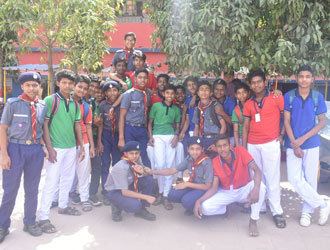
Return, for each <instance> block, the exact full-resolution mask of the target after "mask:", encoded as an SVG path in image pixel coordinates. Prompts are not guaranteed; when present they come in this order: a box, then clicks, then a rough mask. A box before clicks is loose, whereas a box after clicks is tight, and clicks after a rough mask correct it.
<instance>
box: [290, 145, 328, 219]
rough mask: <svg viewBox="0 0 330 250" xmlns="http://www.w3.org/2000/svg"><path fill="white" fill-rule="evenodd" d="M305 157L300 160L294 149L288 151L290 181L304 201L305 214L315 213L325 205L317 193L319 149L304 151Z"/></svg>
mask: <svg viewBox="0 0 330 250" xmlns="http://www.w3.org/2000/svg"><path fill="white" fill-rule="evenodd" d="M303 152H304V157H303V158H298V157H296V156H295V155H294V152H293V149H291V148H288V149H287V150H286V157H287V160H286V163H287V170H288V179H289V182H290V183H291V184H292V186H293V188H294V189H295V190H296V192H297V193H298V194H299V195H300V197H301V198H302V199H303V200H304V203H303V209H302V211H303V212H306V213H313V212H314V209H315V208H317V207H319V206H321V205H323V204H324V200H323V198H322V197H321V196H320V195H319V194H318V193H317V177H318V171H319V147H316V148H310V149H304V150H303Z"/></svg>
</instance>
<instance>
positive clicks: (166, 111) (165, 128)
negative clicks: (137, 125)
mask: <svg viewBox="0 0 330 250" xmlns="http://www.w3.org/2000/svg"><path fill="white" fill-rule="evenodd" d="M149 118H150V119H152V120H154V127H153V131H152V134H153V135H174V134H175V131H174V128H173V124H175V123H179V122H180V120H181V112H180V109H179V108H178V107H177V106H176V105H174V104H171V105H170V106H167V105H166V103H165V102H164V101H163V102H157V103H155V104H154V105H153V106H152V108H151V111H150V114H149Z"/></svg>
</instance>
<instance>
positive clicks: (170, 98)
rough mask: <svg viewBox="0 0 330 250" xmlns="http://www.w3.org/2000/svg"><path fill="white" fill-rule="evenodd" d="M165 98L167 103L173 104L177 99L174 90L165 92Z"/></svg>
mask: <svg viewBox="0 0 330 250" xmlns="http://www.w3.org/2000/svg"><path fill="white" fill-rule="evenodd" d="M164 97H165V101H167V102H173V100H174V97H175V92H174V90H173V89H167V90H165V92H164Z"/></svg>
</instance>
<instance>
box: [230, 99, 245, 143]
mask: <svg viewBox="0 0 330 250" xmlns="http://www.w3.org/2000/svg"><path fill="white" fill-rule="evenodd" d="M237 105H238V107H239V110H240V117H241V121H240V119H238V115H237V113H236V109H233V114H232V116H231V122H232V123H238V135H239V136H242V129H243V122H244V116H243V105H242V104H241V103H240V102H239V103H238V104H237Z"/></svg>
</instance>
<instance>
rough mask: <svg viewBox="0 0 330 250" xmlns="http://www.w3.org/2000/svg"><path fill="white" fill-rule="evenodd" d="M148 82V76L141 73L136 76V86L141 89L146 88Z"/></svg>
mask: <svg viewBox="0 0 330 250" xmlns="http://www.w3.org/2000/svg"><path fill="white" fill-rule="evenodd" d="M148 81H149V78H148V74H146V73H144V72H141V73H140V74H138V75H137V76H136V85H137V86H138V87H139V88H141V89H144V88H145V87H146V86H147V84H148Z"/></svg>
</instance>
